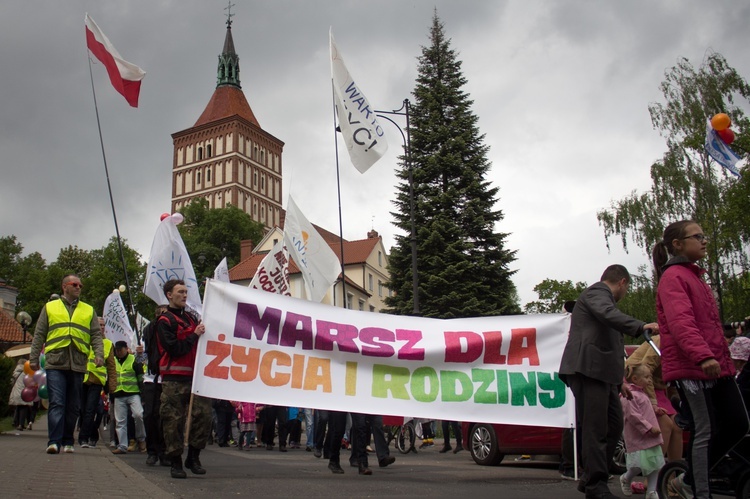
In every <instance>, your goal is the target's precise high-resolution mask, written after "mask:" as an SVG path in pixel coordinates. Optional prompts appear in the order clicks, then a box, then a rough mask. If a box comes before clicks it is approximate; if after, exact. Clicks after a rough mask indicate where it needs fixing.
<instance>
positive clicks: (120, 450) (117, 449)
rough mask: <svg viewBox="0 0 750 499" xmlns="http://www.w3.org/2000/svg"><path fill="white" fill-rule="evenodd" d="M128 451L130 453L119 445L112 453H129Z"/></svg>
mask: <svg viewBox="0 0 750 499" xmlns="http://www.w3.org/2000/svg"><path fill="white" fill-rule="evenodd" d="M127 453H128V451H126V450H122V449H121V448H119V447H118V448H116V449H115V450H113V451H112V454H127Z"/></svg>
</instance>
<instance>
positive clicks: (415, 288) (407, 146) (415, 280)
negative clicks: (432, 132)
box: [375, 99, 420, 315]
mask: <svg viewBox="0 0 750 499" xmlns="http://www.w3.org/2000/svg"><path fill="white" fill-rule="evenodd" d="M402 110H403V111H402ZM375 114H376V116H378V117H380V118H383V119H386V120H388V121H390V122H391V123H393V124H394V125H395V126H396V128H398V131H399V132H401V138H402V139H403V141H404V152H405V156H406V170H407V172H408V174H409V220H410V222H411V237H410V240H411V275H412V303H413V305H414V308H413V313H414V315H419V314H420V311H419V273H418V270H417V231H416V227H415V222H414V173H413V170H414V169H413V168H412V165H411V133H410V132H409V99H404V102H403V104H402V105H401V107H400V108H398V109H396V110H394V111H377V110H376V111H375ZM388 114H392V115H398V116H404V117H405V118H406V134H404V130H403V129H402V128H401V126H399V124H398V123H396V122H395V121H393V120H392V119H391V118H389V117H388V116H386V115H388Z"/></svg>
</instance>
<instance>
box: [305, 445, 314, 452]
mask: <svg viewBox="0 0 750 499" xmlns="http://www.w3.org/2000/svg"><path fill="white" fill-rule="evenodd" d="M312 450H313V448H312V447H310V446H309V445H308V446H307V447H305V452H312Z"/></svg>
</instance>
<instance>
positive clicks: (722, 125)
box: [711, 113, 732, 132]
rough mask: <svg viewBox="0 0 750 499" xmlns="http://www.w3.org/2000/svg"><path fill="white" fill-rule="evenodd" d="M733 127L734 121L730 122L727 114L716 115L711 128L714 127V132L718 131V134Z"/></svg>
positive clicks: (712, 119)
mask: <svg viewBox="0 0 750 499" xmlns="http://www.w3.org/2000/svg"><path fill="white" fill-rule="evenodd" d="M731 125H732V120H730V119H729V116H728V115H727V114H725V113H719V114H715V115H714V117H713V118H711V126H712V127H714V130H716V131H717V132H718V131H720V130H724V129H727V128H729V127H730V126H731Z"/></svg>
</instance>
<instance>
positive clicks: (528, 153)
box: [0, 0, 750, 305]
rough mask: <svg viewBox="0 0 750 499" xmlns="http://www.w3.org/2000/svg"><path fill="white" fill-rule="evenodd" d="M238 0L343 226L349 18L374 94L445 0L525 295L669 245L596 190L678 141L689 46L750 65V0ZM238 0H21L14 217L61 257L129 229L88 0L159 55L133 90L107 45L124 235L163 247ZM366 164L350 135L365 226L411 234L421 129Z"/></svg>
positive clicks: (248, 41)
mask: <svg viewBox="0 0 750 499" xmlns="http://www.w3.org/2000/svg"><path fill="white" fill-rule="evenodd" d="M235 3H236V5H235V7H233V9H232V12H233V13H235V14H236V15H235V17H234V18H233V21H234V24H233V30H232V33H233V37H234V44H235V49H236V51H237V53H238V55H239V57H240V68H241V73H240V77H241V82H242V88H243V90H244V92H245V95H246V97H247V99H248V101H249V103H250V106H251V107H252V109H253V111H254V113H255V116H256V117H257V119H258V121H259V122H260V125H261V127H262V128H263V129H264V130H266V131H267V132H269V133H271V134H272V135H274V136H276V137H278V138H279V139H281V140H282V141H283V142H285V146H284V152H283V169H284V182H283V193H284V206H286V195H288V194H291V195H292V196H293V197H294V199H295V201H296V202H297V205H298V206H299V207H300V209H301V210H302V211H303V212H304V213H305V214H306V215H307V217H308V218H309V219H310V220H311V221H312V222H314V223H316V224H318V225H320V226H322V227H325V228H326V229H328V230H330V231H332V232H338V225H339V224H338V203H337V198H336V196H337V194H336V173H335V172H336V170H335V166H336V164H335V149H334V135H333V132H332V122H333V116H332V114H333V113H332V104H331V82H330V66H329V56H328V29H329V27H333V32H334V34H335V36H336V42H337V45H338V48H339V50H340V51H341V53H342V54H343V56H344V59H345V61H346V64H347V66H348V69H349V71H350V73H351V74H352V76H353V77H354V79H355V80H356V81H357V83H358V84H359V86H360V88H361V89H362V90H363V91H364V92H365V94H366V95H367V97H368V99H369V100H370V102H371V104H372V105H373V106H374V107H376V108H378V109H383V110H385V109H396V108H398V107H400V106H401V102H402V101H403V100H404V99H405V98H407V97H411V95H410V93H411V91H412V90H413V88H414V81H415V77H416V75H417V57H418V56H419V55H420V54H421V47H422V46H423V45H426V44H428V43H429V41H428V31H429V27H430V24H431V18H432V13H433V9H434V8H437V11H438V14H439V16H440V17H441V19H442V21H443V22H444V24H445V32H446V35H447V36H448V37H449V38H451V39H452V47H453V49H455V50H456V51H457V52H458V54H459V59H460V60H461V61H463V74H464V76H465V77H466V78H467V80H468V83H467V85H466V88H465V90H466V91H467V92H468V93H469V94H470V96H471V98H472V99H473V101H474V105H473V111H474V113H475V114H476V115H477V116H478V117H479V123H478V125H479V128H480V130H481V132H482V133H484V134H485V135H486V137H485V141H486V144H487V145H489V146H490V152H489V159H490V161H491V163H492V168H491V170H490V173H489V176H490V180H491V181H492V182H493V183H494V185H496V186H498V187H499V188H500V192H499V201H498V204H497V208H499V209H501V210H502V211H503V212H504V215H505V219H504V220H503V222H502V223H501V224H500V225H499V226H498V230H499V231H502V232H507V233H510V236H509V237H508V239H507V243H508V248H509V249H512V250H517V257H518V259H517V260H516V261H515V262H514V264H513V268H514V269H516V270H517V273H516V275H515V277H514V281H515V283H516V286H517V288H518V291H519V295H520V297H521V304H522V305H523V304H525V303H527V302H529V301H531V300H534V299H536V294H535V293H534V292H533V287H534V286H535V285H536V284H538V283H539V282H541V281H542V280H543V279H545V278H552V279H557V280H567V279H570V280H572V281H586V282H588V283H592V282H595V281H596V280H597V279H598V278H599V276H600V274H601V272H602V270H603V269H604V268H605V267H606V266H607V265H609V264H611V263H623V264H625V265H627V266H628V267H629V268H630V270H631V271H636V270H637V267H638V265H641V264H644V263H647V261H648V259H647V257H646V255H645V254H643V253H642V252H641V250H640V249H639V248H637V247H635V246H633V247H632V248H631V251H630V254H626V253H625V252H624V251H622V250H621V248H620V246H619V242H618V240H616V239H615V240H613V241H612V243H613V244H612V251H611V252H608V250H607V247H606V245H605V241H604V236H603V231H602V229H601V227H599V225H598V223H597V220H596V212H597V210H600V209H602V208H604V207H606V206H608V205H609V203H610V202H611V201H612V200H617V199H620V198H622V197H624V196H626V195H628V194H629V193H630V192H631V191H633V190H638V191H643V190H645V189H647V188H649V186H650V177H649V167H650V165H651V164H652V163H653V161H655V160H657V159H659V158H660V157H661V156H662V154H663V152H664V149H665V145H664V140H663V139H662V138H661V137H660V136H659V134H658V132H656V131H655V130H653V128H652V125H651V120H650V117H649V114H648V104H649V103H650V102H654V101H660V100H662V96H661V93H660V92H659V84H660V83H661V81H662V80H663V78H664V73H665V71H666V70H668V69H669V68H671V67H672V66H674V65H675V64H676V62H677V61H678V59H679V58H681V57H685V58H687V59H689V60H690V61H691V62H692V63H693V65H694V66H696V67H697V66H699V65H700V63H701V61H702V60H703V58H704V56H705V54H706V52H707V51H709V50H714V51H717V52H720V53H722V54H723V55H724V56H725V57H726V58H727V60H728V62H729V64H730V65H731V66H733V67H735V68H736V69H737V70H738V71H739V72H740V73H741V74H743V75H744V76H746V77H750V58H749V57H748V55H747V48H748V46H750V32H749V31H748V30H747V26H748V24H749V23H750V3H748V2H746V1H744V0H733V1H721V2H701V1H692V0H671V1H654V0H648V1H645V0H643V1H628V2H615V1H609V2H607V1H593V0H591V1H578V0H576V1H573V0H570V1H563V0H559V1H552V0H550V1H544V2H543V1H530V0H510V1H484V0H483V1H467V0H461V1H448V0H438V1H431V2H427V1H409V0H380V1H378V2H364V1H361V2H356V1H344V0H335V1H333V0H330V1H319V2H311V1H303V0H298V1H291V0H275V1H245V0H235ZM226 4H227V3H226V2H225V1H223V0H216V1H213V0H212V1H206V0H179V1H178V0H171V1H170V0H160V1H156V0H149V1H145V0H144V1H125V0H120V1H112V2H102V1H93V0H92V1H75V0H69V1H65V2H60V1H59V0H49V1H34V2H28V1H22V0H16V1H11V0H2V1H0V64H1V65H2V68H3V69H2V71H1V72H0V173H1V176H0V236H6V235H11V234H13V235H15V236H17V238H18V240H19V241H20V242H21V243H22V244H23V246H24V254H28V253H30V252H33V251H39V252H40V253H42V255H43V256H44V257H45V258H46V259H47V261H48V262H52V261H54V260H55V259H56V258H57V254H58V252H59V249H60V248H61V247H65V246H67V245H77V246H79V247H80V248H84V249H87V250H90V249H96V248H100V247H102V246H104V245H105V244H106V243H107V241H108V240H109V238H110V237H112V236H113V235H114V232H115V230H114V223H113V221H112V213H111V209H110V204H109V198H108V195H107V188H106V178H105V174H104V168H103V161H102V153H101V148H100V144H99V136H98V133H97V126H96V117H95V113H94V103H93V98H92V91H91V83H90V77H89V69H88V63H87V60H88V59H87V50H86V44H85V37H84V23H83V21H84V14H85V13H86V12H88V13H89V14H90V15H91V17H92V18H93V19H94V20H95V21H96V22H97V24H98V25H99V26H100V28H101V29H102V31H103V32H104V33H105V34H106V35H107V36H108V37H109V38H110V40H111V41H112V43H113V44H114V45H115V47H117V49H118V51H119V52H120V53H121V54H122V56H123V57H124V58H125V59H127V60H128V61H130V62H133V63H135V64H138V65H139V66H140V67H142V68H143V69H144V70H145V71H146V72H147V75H146V78H145V79H144V81H143V85H142V90H141V98H140V106H139V108H138V109H133V108H131V107H129V106H128V105H127V103H126V102H125V99H124V98H123V97H121V96H120V95H119V94H117V93H116V92H115V91H114V89H113V88H112V87H111V86H110V84H109V81H108V79H107V75H106V71H105V69H104V67H103V66H102V65H101V64H99V63H98V62H97V63H95V64H94V65H93V78H94V85H95V90H96V95H97V99H98V106H99V114H100V118H101V126H102V134H103V137H104V145H105V148H106V155H107V161H108V165H109V172H110V180H111V182H112V190H113V194H114V201H115V206H116V209H117V215H118V221H119V226H120V233H121V235H122V236H123V237H124V238H125V239H127V241H128V244H130V245H131V246H132V247H134V248H135V249H136V250H137V251H139V252H140V254H141V255H142V256H143V258H144V259H147V258H148V253H149V251H150V248H151V241H152V239H153V235H154V232H155V230H156V226H157V224H158V222H159V215H160V214H161V213H163V212H165V211H168V210H169V207H170V196H171V169H172V154H173V147H172V138H171V134H172V133H175V132H178V131H181V130H184V129H186V128H190V127H191V126H192V125H193V124H194V123H195V121H196V120H197V119H198V117H199V116H200V114H201V112H202V111H203V109H204V108H205V106H206V104H207V103H208V101H209V99H210V97H211V95H212V93H213V91H214V88H215V85H216V66H217V61H218V59H217V56H218V55H219V53H220V52H221V49H222V46H223V42H224V37H225V31H226V26H225V24H224V23H225V20H226V17H225V10H224V8H225V7H226ZM384 127H386V130H387V131H386V133H387V137H388V139H389V142H390V149H389V152H388V154H387V155H386V156H385V157H384V158H383V159H381V160H380V161H379V162H378V163H376V164H375V165H374V166H373V167H372V168H371V169H370V170H369V171H368V172H367V173H365V174H364V175H363V174H360V173H358V172H357V171H356V170H355V169H354V168H353V166H352V165H351V163H350V162H349V159H348V157H347V155H346V150H345V149H344V145H343V143H340V144H339V148H340V151H341V153H340V155H339V156H340V165H341V192H342V211H343V225H344V237H345V238H347V239H362V238H364V237H366V233H367V231H368V230H370V229H371V228H374V229H375V230H377V231H378V232H379V233H380V234H381V235H382V236H383V238H384V242H385V244H386V247H390V246H392V245H393V242H394V239H393V234H394V232H395V230H396V229H395V228H394V226H393V225H392V223H391V222H392V217H391V216H390V211H391V210H392V209H393V207H392V204H391V199H393V197H394V193H395V185H396V179H395V175H394V169H395V167H396V155H397V154H398V153H399V151H400V146H401V135H400V134H399V133H398V130H396V128H395V127H393V126H392V125H390V124H388V123H385V124H384Z"/></svg>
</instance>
